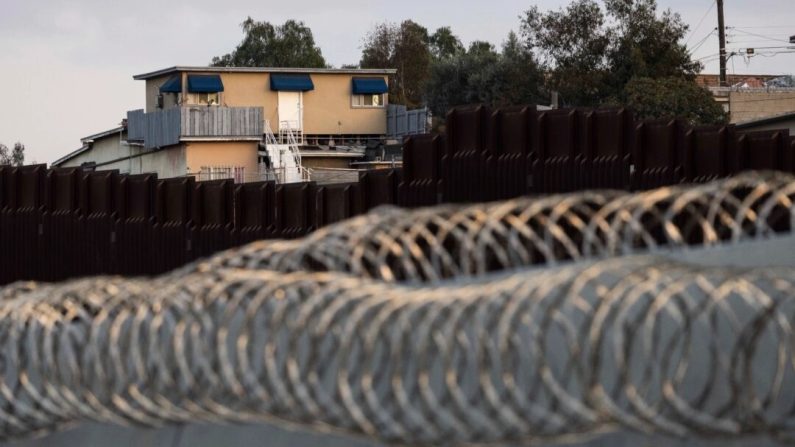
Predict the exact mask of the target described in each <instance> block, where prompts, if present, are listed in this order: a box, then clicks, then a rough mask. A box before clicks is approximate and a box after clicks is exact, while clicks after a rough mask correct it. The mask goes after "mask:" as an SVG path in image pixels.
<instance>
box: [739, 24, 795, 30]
mask: <svg viewBox="0 0 795 447" xmlns="http://www.w3.org/2000/svg"><path fill="white" fill-rule="evenodd" d="M731 28H732V29H760V28H761V29H770V28H790V29H792V28H795V26H793V25H778V26H732V27H731Z"/></svg>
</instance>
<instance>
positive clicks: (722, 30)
mask: <svg viewBox="0 0 795 447" xmlns="http://www.w3.org/2000/svg"><path fill="white" fill-rule="evenodd" d="M716 1H717V3H718V40H719V41H720V86H721V87H728V86H729V83H728V82H726V25H725V24H724V23H723V0H716Z"/></svg>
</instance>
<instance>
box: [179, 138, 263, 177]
mask: <svg viewBox="0 0 795 447" xmlns="http://www.w3.org/2000/svg"><path fill="white" fill-rule="evenodd" d="M257 144H258V143H257V142H253V141H206V142H205V141H202V142H193V141H191V142H187V143H184V146H185V148H186V149H185V161H186V167H187V170H188V172H191V173H198V172H199V171H201V168H202V167H203V166H217V167H222V166H230V167H235V166H242V167H244V168H245V176H246V180H253V179H254V176H256V175H257V174H258V173H259V167H258V165H257V150H258V149H257Z"/></svg>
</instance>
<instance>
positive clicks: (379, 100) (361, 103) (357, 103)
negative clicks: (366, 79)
mask: <svg viewBox="0 0 795 447" xmlns="http://www.w3.org/2000/svg"><path fill="white" fill-rule="evenodd" d="M353 106H354V107H383V106H384V95H383V94H375V95H353Z"/></svg>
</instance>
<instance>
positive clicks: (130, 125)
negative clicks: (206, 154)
mask: <svg viewBox="0 0 795 447" xmlns="http://www.w3.org/2000/svg"><path fill="white" fill-rule="evenodd" d="M262 133H263V112H262V107H219V106H210V107H208V106H193V107H174V108H171V109H165V110H158V111H156V112H150V113H145V112H144V111H143V110H132V111H129V112H127V138H128V140H131V141H141V142H143V145H144V148H146V149H154V148H159V147H165V146H170V145H173V144H177V143H179V142H180V141H183V140H186V139H195V138H262Z"/></svg>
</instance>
